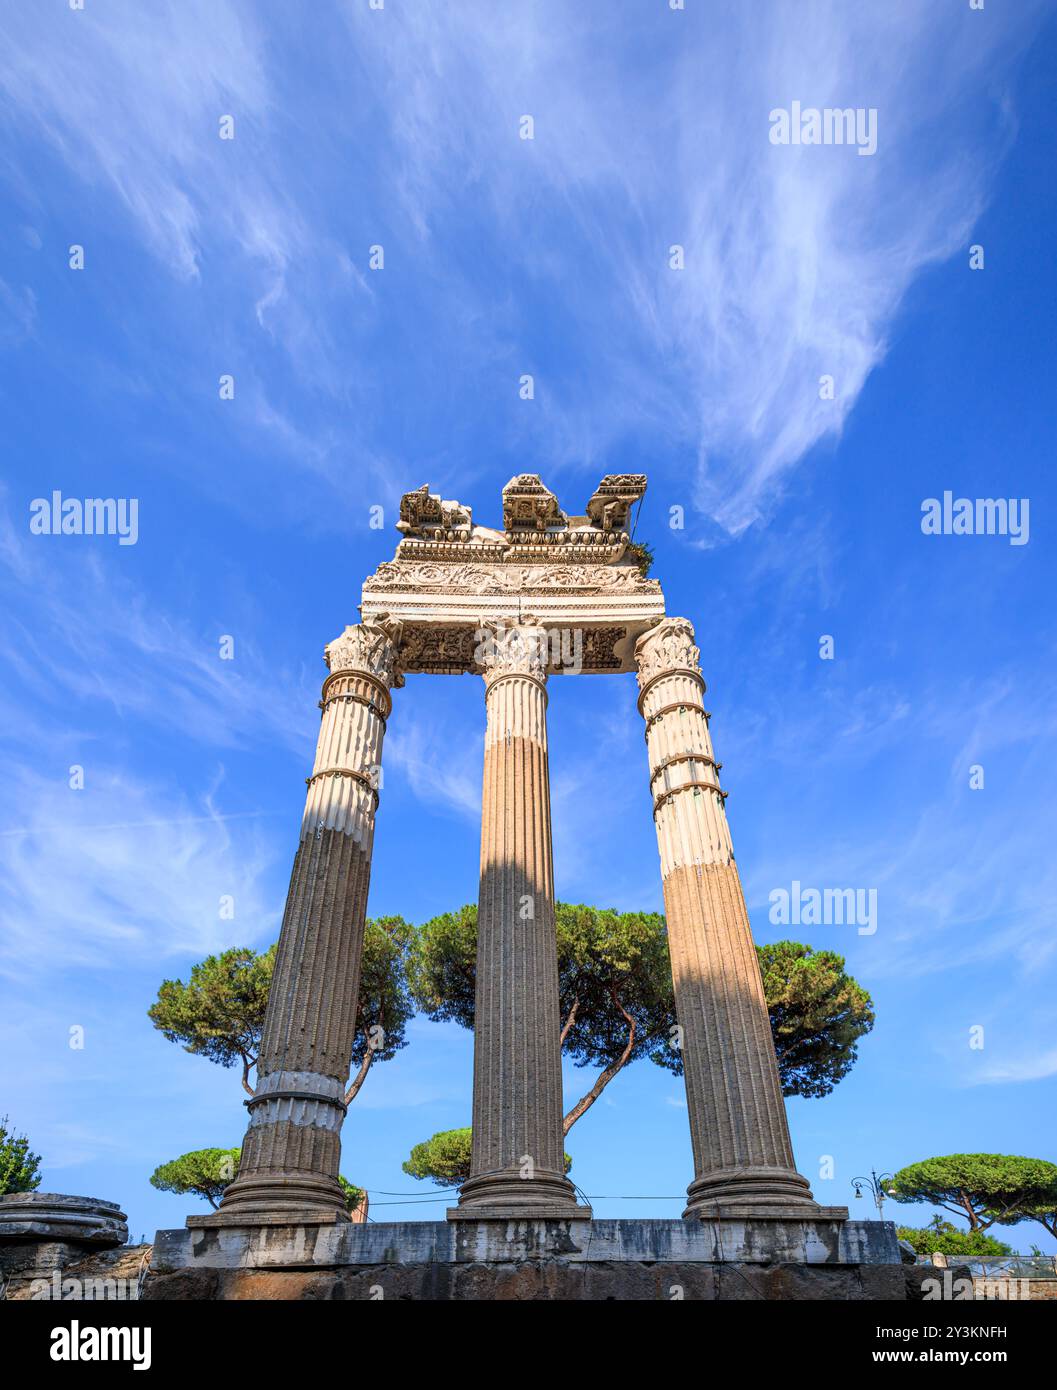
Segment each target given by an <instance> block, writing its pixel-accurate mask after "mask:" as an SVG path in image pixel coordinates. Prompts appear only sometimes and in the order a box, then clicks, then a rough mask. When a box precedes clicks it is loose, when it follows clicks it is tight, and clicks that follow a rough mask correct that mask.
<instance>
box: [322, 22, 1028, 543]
mask: <svg viewBox="0 0 1057 1390" xmlns="http://www.w3.org/2000/svg"><path fill="white" fill-rule="evenodd" d="M1041 8H1042V7H1041V6H1040V5H1038V4H1027V5H1025V6H1023V7H1020V8H1019V9H1018V11H1017V14H1016V15H1015V16H1014V15H1013V14H1011V13H1006V14H1003V16H1002V22H1001V23H1000V24H995V25H988V26H987V27H984V26H980V25H977V24H976V23H975V21H976V19H977V18H978V16H977V15H975V14H972V13H970V12H969V11H968V9H967V7H963V8H962V9H959V8H958V7H955V6H950V7H943V6H921V5H918V4H914V3H910V0H907V3H893V4H888V5H885V6H876V5H871V6H854V7H853V6H847V5H842V4H839V3H836V0H832V3H821V4H818V5H815V6H813V7H812V14H811V20H810V22H807V21H806V19H805V15H804V13H803V12H802V11H801V10H800V9H797V8H796V7H792V6H789V5H785V4H782V3H763V4H756V5H752V6H746V5H743V4H740V3H733V0H729V2H728V3H718V4H716V5H712V6H710V7H709V8H708V11H707V13H704V12H702V13H700V14H697V15H696V16H695V15H694V14H693V13H692V12H691V11H686V12H678V13H677V12H672V11H669V10H667V9H665V8H663V7H654V6H650V7H641V8H638V9H635V10H633V11H631V12H624V13H622V15H621V23H620V25H619V26H616V25H613V26H608V27H604V26H600V25H599V22H598V18H597V16H595V15H594V14H588V13H586V12H582V13H576V14H570V11H569V9H568V6H566V5H559V4H546V3H544V4H540V5H535V6H532V7H529V8H521V9H519V10H516V11H501V10H496V9H495V8H494V7H491V6H489V7H487V8H486V7H484V6H483V5H470V6H460V7H457V8H455V7H448V8H445V9H442V10H438V9H436V8H430V7H418V8H416V9H414V10H411V9H409V10H407V11H406V12H400V13H399V14H398V13H395V12H394V13H393V14H392V15H389V16H388V17H387V19H386V21H385V22H384V23H379V22H378V20H377V16H376V15H374V14H370V13H368V12H367V10H366V8H365V7H363V6H358V5H349V6H347V9H346V13H347V15H348V18H349V23H350V25H351V27H352V30H353V32H354V33H355V35H356V38H357V41H358V43H360V44H362V45H363V47H364V49H365V50H367V51H369V53H370V54H371V57H372V62H373V65H376V70H375V72H374V75H373V81H374V83H375V85H376V87H377V88H378V89H380V90H382V91H384V93H385V97H386V100H385V106H384V111H385V113H386V115H385V119H384V123H383V127H382V131H381V132H380V135H381V136H382V138H385V139H387V142H388V146H387V148H388V158H389V160H390V163H391V166H392V168H393V170H394V178H395V180H396V183H397V186H398V189H399V194H400V197H401V200H402V202H403V204H404V206H405V208H406V210H407V215H408V216H409V218H410V219H411V221H412V223H413V225H414V226H415V228H416V229H417V232H418V235H419V237H420V238H421V240H422V242H423V243H424V254H428V255H429V257H430V258H431V259H432V260H433V261H434V263H436V262H437V260H438V258H440V264H442V265H443V264H444V263H445V261H444V257H445V254H446V253H445V250H444V245H443V243H444V240H445V238H446V237H447V236H448V235H450V230H451V227H452V224H453V222H454V221H455V220H456V219H457V218H458V216H459V215H460V214H461V212H462V211H463V210H464V209H465V206H466V204H467V202H468V201H470V200H472V203H473V207H474V212H475V216H476V218H477V223H478V225H477V227H476V231H475V237H476V240H477V243H478V244H483V245H484V246H486V247H487V248H488V251H489V252H494V253H495V254H497V255H498V254H502V255H504V256H506V257H507V258H508V259H509V262H510V263H511V264H520V265H521V267H522V268H523V269H524V270H525V272H526V274H527V276H528V278H529V280H530V282H532V283H534V284H535V285H536V286H537V287H538V288H539V289H540V292H541V294H543V295H544V296H545V294H546V291H545V290H543V289H542V287H544V286H546V285H548V284H549V285H550V286H551V287H552V293H553V291H554V290H557V288H558V287H560V295H561V299H562V306H563V307H562V309H561V310H560V311H558V313H557V314H556V319H557V321H560V322H561V325H562V331H563V332H566V331H567V332H568V334H569V339H568V346H569V348H570V350H571V353H572V354H573V355H580V354H582V355H583V356H582V358H581V361H580V362H578V363H577V366H576V367H575V368H573V369H572V370H570V368H569V367H567V366H563V367H562V368H561V369H560V371H561V372H562V373H564V380H563V379H562V376H561V375H559V369H556V368H555V367H553V366H551V367H550V368H549V376H548V378H547V385H548V386H549V402H547V401H544V403H543V404H542V405H541V407H540V410H541V412H542V413H543V414H544V416H545V417H546V418H547V420H548V428H549V430H550V434H551V436H552V439H554V440H557V441H559V442H561V441H564V442H565V444H567V445H568V449H569V452H570V453H571V452H572V451H574V450H575V451H576V454H577V455H578V457H579V458H581V459H582V458H583V457H584V456H585V455H591V454H597V453H599V452H603V451H604V449H605V447H606V445H607V444H611V443H612V442H613V441H614V440H615V439H616V438H618V437H619V436H620V434H621V433H623V432H626V431H628V430H629V429H636V428H643V427H645V428H646V429H648V430H651V431H654V432H656V431H660V432H661V434H662V435H663V437H664V438H665V439H666V442H669V443H673V442H674V443H680V442H681V443H682V444H683V446H684V447H686V448H687V449H689V450H690V451H691V452H692V454H693V455H694V457H695V458H696V477H695V501H696V503H697V505H698V506H699V508H700V509H701V510H702V511H703V512H704V513H706V514H707V515H708V516H710V517H712V518H713V519H714V520H716V521H718V522H719V523H720V525H721V526H722V527H723V528H725V529H727V530H729V531H738V530H739V529H741V528H742V527H744V526H745V525H747V524H748V523H750V522H751V521H752V520H753V519H754V518H756V517H757V516H759V515H760V514H761V512H763V511H766V510H767V509H768V506H769V503H770V501H771V500H773V497H774V495H775V493H776V491H777V490H778V489H779V488H780V486H781V483H782V480H783V478H784V477H785V475H787V473H788V471H789V470H790V469H791V468H792V467H793V466H794V465H795V464H796V463H797V462H799V460H800V459H802V458H803V457H804V455H805V454H806V453H807V452H808V451H809V450H810V449H811V448H812V447H813V446H814V445H815V444H817V443H818V442H819V441H821V440H823V439H826V438H827V437H833V436H836V435H838V434H839V433H840V430H841V428H842V426H843V422H844V420H845V419H846V417H847V415H848V412H849V411H850V410H851V409H852V408H853V407H854V404H855V402H856V400H857V398H858V396H859V394H860V392H861V391H862V388H863V386H864V384H865V382H866V380H867V378H868V376H869V374H870V372H871V370H872V369H873V368H874V367H875V366H876V365H877V364H878V363H879V362H880V361H881V360H882V358H883V357H884V355H885V352H886V349H887V342H888V336H889V333H890V330H891V328H892V324H893V321H894V318H895V315H896V312H897V310H898V308H899V305H900V303H901V301H902V299H903V296H904V295H905V293H906V291H907V289H908V288H909V287H910V285H911V284H912V283H913V281H914V280H915V278H916V277H917V276H918V275H919V274H920V273H921V272H922V271H923V270H924V269H926V268H927V267H929V266H930V265H934V264H936V263H937V262H939V261H941V260H943V259H945V258H947V257H949V256H951V255H952V254H953V253H954V252H955V251H956V250H957V249H959V248H961V247H963V246H964V245H965V243H966V238H967V236H968V234H969V232H970V230H971V228H972V226H973V222H974V220H975V219H976V217H977V216H978V215H979V213H980V211H981V210H982V208H983V207H984V205H985V203H986V200H987V196H988V187H989V183H990V180H991V177H992V175H993V172H994V169H995V166H996V163H997V161H998V159H999V158H1000V156H1001V154H1002V152H1003V150H1004V148H1005V146H1006V144H1007V142H1008V138H1009V135H1010V132H1011V128H1012V126H1011V116H1010V113H1009V110H1008V107H1007V105H1006V104H1005V102H1004V100H1003V83H1004V81H1005V79H1006V78H1007V77H1008V75H1009V72H1010V68H1011V65H1012V64H1013V62H1014V61H1015V59H1016V57H1017V55H1018V53H1019V51H1020V50H1021V49H1022V48H1023V46H1024V45H1025V44H1026V42H1027V41H1028V39H1029V38H1030V36H1031V34H1032V32H1033V29H1034V26H1035V25H1036V23H1037V22H1038V18H1039V15H1040V13H1041ZM896 55H898V56H896ZM794 100H797V101H799V102H801V103H802V105H804V106H812V107H817V108H822V107H827V106H834V107H840V108H842V109H843V108H849V107H851V108H858V107H862V108H864V109H874V110H876V112H877V114H878V129H879V141H878V149H877V153H876V154H875V155H873V156H871V157H868V158H863V157H860V156H859V155H858V154H857V152H856V150H854V149H852V148H848V147H843V148H837V147H832V146H831V147H814V148H808V147H799V148H795V147H791V146H787V147H781V146H775V145H772V144H771V143H770V140H769V130H770V125H769V113H770V112H771V110H773V109H776V108H786V109H788V108H789V107H790V104H791V103H792V101H794ZM523 114H530V115H531V116H532V118H533V120H534V122H535V131H534V139H533V141H532V142H531V144H530V143H528V142H527V141H526V142H519V139H518V126H519V121H520V120H521V118H522V116H523ZM482 226H483V230H482ZM672 245H679V246H682V247H683V248H684V249H685V269H684V270H682V271H678V272H676V271H673V270H671V269H670V268H669V261H668V253H669V247H670V246H672ZM459 285H460V290H461V289H462V281H461V280H460V281H459ZM546 302H547V305H548V308H552V307H553V302H552V300H550V299H547V300H546ZM522 328H524V324H522ZM528 351H529V349H527V348H525V349H523V353H524V355H526V356H527V355H528ZM823 376H829V377H832V378H833V383H834V398H833V399H824V398H822V395H821V391H820V382H821V378H822V377H823Z"/></svg>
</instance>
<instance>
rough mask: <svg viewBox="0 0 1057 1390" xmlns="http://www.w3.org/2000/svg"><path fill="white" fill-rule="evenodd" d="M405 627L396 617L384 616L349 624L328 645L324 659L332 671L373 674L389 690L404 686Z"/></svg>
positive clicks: (331, 672)
mask: <svg viewBox="0 0 1057 1390" xmlns="http://www.w3.org/2000/svg"><path fill="white" fill-rule="evenodd" d="M401 626H402V624H401V623H399V622H395V621H393V620H392V619H388V618H382V619H377V620H375V621H374V622H370V623H356V624H355V625H351V626H349V627H347V628H346V629H345V631H344V632H343V633H342V634H341V636H340V637H336V638H335V639H334V641H333V642H328V643H327V646H326V647H325V648H324V651H323V659H324V661H325V662H326V663H327V665H328V666H329V668H330V674H331V675H332V676H333V675H336V674H337V672H339V671H357V672H363V673H365V674H366V675H368V676H373V677H374V678H375V680H378V681H381V682H382V684H383V685H385V687H386V688H387V689H388V688H390V687H391V686H394V685H395V686H398V687H399V686H401V685H403V683H404V677H403V675H402V674H401V672H400V669H399V663H400V646H399V643H400V629H401Z"/></svg>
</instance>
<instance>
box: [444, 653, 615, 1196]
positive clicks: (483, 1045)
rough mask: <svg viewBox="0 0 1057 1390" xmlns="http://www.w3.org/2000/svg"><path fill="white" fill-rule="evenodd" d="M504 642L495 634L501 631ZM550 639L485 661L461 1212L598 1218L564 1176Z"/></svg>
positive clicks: (489, 656) (489, 655)
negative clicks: (469, 1123)
mask: <svg viewBox="0 0 1057 1390" xmlns="http://www.w3.org/2000/svg"><path fill="white" fill-rule="evenodd" d="M493 635H494V634H493ZM541 639H542V634H541V633H539V632H538V631H537V630H536V629H527V628H516V629H508V630H507V631H506V632H505V633H504V632H500V633H499V635H498V636H496V637H495V640H494V641H493V642H492V643H491V644H490V645H489V649H488V650H487V651H486V652H485V653H484V654H483V655H482V660H481V664H482V666H483V668H484V676H485V683H486V687H485V689H486V693H485V702H486V708H487V729H486V733H485V752H484V791H483V798H482V807H481V891H480V899H479V904H478V910H477V983H476V1004H475V1023H474V1070H473V1154H472V1162H471V1172H470V1178H469V1180H468V1181H467V1182H466V1183H465V1185H464V1186H463V1189H462V1194H461V1196H460V1199H459V1207H458V1208H457V1209H456V1210H455V1211H453V1212H450V1213H449V1215H451V1216H456V1217H477V1218H480V1217H486V1216H490V1215H492V1216H498V1217H504V1218H509V1217H518V1216H526V1217H548V1216H558V1217H561V1216H577V1215H579V1216H583V1215H589V1214H590V1213H589V1212H587V1211H586V1209H585V1208H582V1207H577V1205H576V1197H575V1192H574V1189H573V1187H572V1184H571V1183H570V1182H569V1181H568V1179H567V1178H566V1177H565V1175H564V1149H563V1144H562V1078H561V1041H560V1033H561V1022H560V1018H559V1012H558V958H557V945H556V941H555V933H554V869H553V857H552V851H551V812H550V783H549V773H548V763H547V716H546V710H547V692H546V686H545V670H546V667H545V657H544V655H543V643H542V640H541Z"/></svg>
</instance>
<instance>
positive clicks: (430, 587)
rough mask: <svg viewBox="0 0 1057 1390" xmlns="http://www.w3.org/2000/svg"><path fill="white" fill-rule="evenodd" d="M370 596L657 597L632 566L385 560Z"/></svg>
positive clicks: (654, 583) (370, 582)
mask: <svg viewBox="0 0 1057 1390" xmlns="http://www.w3.org/2000/svg"><path fill="white" fill-rule="evenodd" d="M364 587H365V588H366V589H369V590H371V591H374V590H378V589H394V590H399V591H400V592H401V593H416V592H420V591H421V592H424V593H430V592H437V591H441V592H445V593H451V594H475V595H478V594H479V595H486V594H515V593H537V592H546V593H550V592H555V593H570V594H609V593H638V594H656V593H659V592H660V586H659V585H658V583H657V581H656V580H655V579H644V578H643V577H642V575H641V574H640V572H639V570H638V567H637V566H635V565H617V566H614V565H581V564H569V565H564V564H558V565H510V564H491V565H484V564H472V563H468V564H467V563H463V564H460V563H445V562H443V561H429V560H422V561H402V560H387V561H384V562H383V563H382V564H380V565H379V566H378V568H377V570H376V571H375V572H374V574H373V575H371V577H370V578H369V579H368V580H367V583H366V584H365V586H364Z"/></svg>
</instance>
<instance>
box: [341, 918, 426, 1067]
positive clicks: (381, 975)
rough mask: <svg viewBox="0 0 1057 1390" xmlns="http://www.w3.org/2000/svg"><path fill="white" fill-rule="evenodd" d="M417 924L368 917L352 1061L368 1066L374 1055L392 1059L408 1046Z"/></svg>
mask: <svg viewBox="0 0 1057 1390" xmlns="http://www.w3.org/2000/svg"><path fill="white" fill-rule="evenodd" d="M414 935H415V929H414V927H413V926H412V925H411V924H410V923H409V922H405V921H404V919H403V918H402V917H379V918H378V919H377V920H372V919H371V918H368V919H367V922H366V924H365V926H364V932H363V958H362V960H361V963H360V1005H359V1013H358V1016H357V1020H356V1037H355V1039H354V1041H353V1044H352V1064H353V1066H354V1067H358V1066H360V1065H362V1063H363V1061H364V1060H365V1058H366V1057H367V1056H368V1054H370V1055H371V1056H372V1057H373V1060H374V1061H376V1062H388V1061H391V1059H392V1058H393V1057H395V1056H396V1054H397V1053H398V1052H399V1051H400V1049H401V1048H402V1047H406V1046H407V1038H406V1036H405V1033H406V1029H407V1025H408V1023H409V1022H410V1021H411V1019H412V1018H414V1016H415V1005H414V1001H413V1000H412V998H411V992H410V990H409V989H408V983H407V970H406V962H407V953H408V950H409V948H410V946H411V942H412V940H413V939H414Z"/></svg>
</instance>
